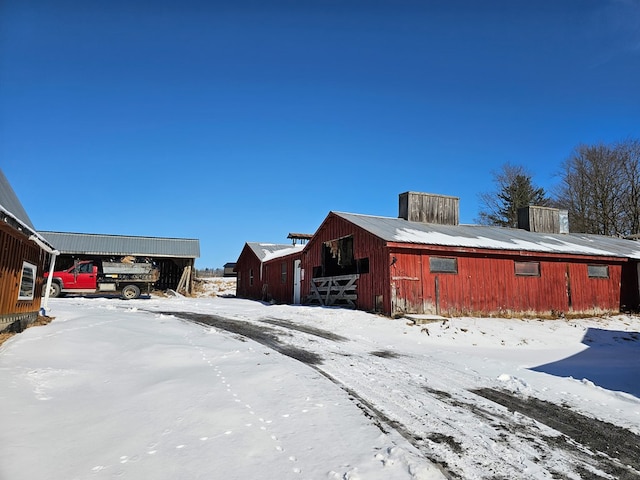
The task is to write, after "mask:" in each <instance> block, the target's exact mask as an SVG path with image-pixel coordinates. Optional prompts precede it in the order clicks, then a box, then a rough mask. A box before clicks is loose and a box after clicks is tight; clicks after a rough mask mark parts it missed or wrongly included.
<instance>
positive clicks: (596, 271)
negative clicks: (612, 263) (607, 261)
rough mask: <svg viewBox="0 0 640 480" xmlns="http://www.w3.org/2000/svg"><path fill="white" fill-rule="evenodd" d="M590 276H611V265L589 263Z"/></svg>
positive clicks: (588, 271)
mask: <svg viewBox="0 0 640 480" xmlns="http://www.w3.org/2000/svg"><path fill="white" fill-rule="evenodd" d="M587 273H588V274H589V278H609V265H587Z"/></svg>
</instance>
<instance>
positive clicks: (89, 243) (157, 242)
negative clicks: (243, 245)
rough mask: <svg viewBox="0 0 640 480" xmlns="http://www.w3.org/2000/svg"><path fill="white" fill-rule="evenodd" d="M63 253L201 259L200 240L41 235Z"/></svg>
mask: <svg viewBox="0 0 640 480" xmlns="http://www.w3.org/2000/svg"><path fill="white" fill-rule="evenodd" d="M39 233H40V235H42V236H43V237H44V238H45V239H47V241H48V242H50V243H51V244H52V245H53V246H54V247H55V248H56V249H57V250H59V251H60V253H63V254H64V253H66V254H79V255H134V256H150V257H173V258H198V257H200V241H199V240H197V239H191V238H162V237H134V236H125V235H100V234H92V233H64V232H39Z"/></svg>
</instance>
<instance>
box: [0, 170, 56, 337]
mask: <svg viewBox="0 0 640 480" xmlns="http://www.w3.org/2000/svg"><path fill="white" fill-rule="evenodd" d="M53 253H55V252H54V251H53V248H52V246H51V244H50V243H49V242H47V241H46V240H45V239H44V238H42V237H41V236H40V235H39V234H38V233H37V232H36V230H35V228H34V227H33V224H32V223H31V220H30V219H29V216H28V215H27V212H26V211H25V209H24V207H23V206H22V204H21V203H20V200H19V199H18V197H17V196H16V194H15V192H14V190H13V188H12V187H11V185H10V184H9V181H8V180H7V178H6V177H5V176H4V173H3V172H2V170H0V331H3V330H6V329H13V330H21V329H22V328H24V326H26V325H27V324H29V323H31V322H33V321H34V320H35V319H36V318H37V316H38V312H39V310H40V307H41V297H40V295H41V292H42V284H43V276H44V271H45V269H46V268H47V267H48V265H49V263H50V259H51V255H52V254H53Z"/></svg>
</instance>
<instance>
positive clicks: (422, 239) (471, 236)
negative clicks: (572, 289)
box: [332, 212, 640, 259]
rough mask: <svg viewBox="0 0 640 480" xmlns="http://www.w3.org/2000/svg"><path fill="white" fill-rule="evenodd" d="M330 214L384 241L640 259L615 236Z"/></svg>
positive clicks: (633, 246)
mask: <svg viewBox="0 0 640 480" xmlns="http://www.w3.org/2000/svg"><path fill="white" fill-rule="evenodd" d="M332 213H334V214H335V215H337V216H339V217H342V218H344V219H345V220H347V221H349V222H351V223H353V224H354V225H357V226H359V227H360V228H363V229H364V230H366V231H368V232H370V233H371V234H373V235H375V236H377V237H379V238H381V239H382V240H385V241H387V242H398V243H414V244H422V245H439V246H449V247H465V248H485V249H491V250H516V251H529V252H543V253H569V254H575V255H597V256H608V257H623V258H636V259H640V244H639V243H638V242H637V241H634V240H626V239H623V238H617V237H607V236H603V235H589V234H584V233H563V234H560V233H557V234H554V233H535V232H529V231H527V230H521V229H517V228H504V227H493V226H484V225H439V224H433V223H418V222H410V221H407V220H405V219H403V218H392V217H377V216H371V215H360V214H354V213H343V212H332Z"/></svg>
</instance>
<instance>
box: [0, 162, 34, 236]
mask: <svg viewBox="0 0 640 480" xmlns="http://www.w3.org/2000/svg"><path fill="white" fill-rule="evenodd" d="M0 209H1V210H3V211H4V212H5V213H8V214H10V215H12V216H13V217H15V218H16V219H17V220H19V221H20V223H22V224H24V225H25V226H27V227H29V228H30V229H31V230H32V231H33V232H35V228H34V227H33V223H31V219H30V218H29V215H27V212H26V210H25V209H24V207H23V206H22V203H20V200H19V199H18V196H17V195H16V192H14V190H13V188H12V187H11V184H10V183H9V180H7V177H5V176H4V173H2V170H1V169H0Z"/></svg>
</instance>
